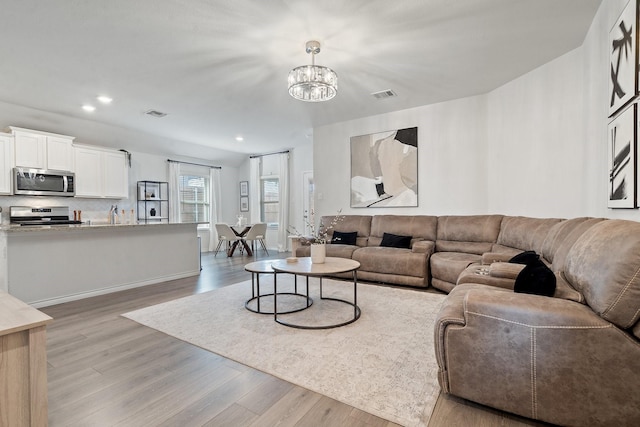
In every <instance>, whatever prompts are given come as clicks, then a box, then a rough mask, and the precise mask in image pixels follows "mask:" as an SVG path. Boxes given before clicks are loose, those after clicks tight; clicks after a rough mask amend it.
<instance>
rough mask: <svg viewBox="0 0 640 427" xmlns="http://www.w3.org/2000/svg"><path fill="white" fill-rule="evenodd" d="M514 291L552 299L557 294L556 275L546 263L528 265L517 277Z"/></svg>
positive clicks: (539, 261)
mask: <svg viewBox="0 0 640 427" xmlns="http://www.w3.org/2000/svg"><path fill="white" fill-rule="evenodd" d="M513 291H514V292H519V293H523V294H535V295H544V296H547V297H552V296H553V294H554V293H555V292H556V275H555V274H553V271H551V269H550V268H549V267H547V266H546V265H545V264H544V262H542V261H541V260H538V262H536V263H531V264H528V265H526V266H525V267H524V268H523V269H522V271H521V272H520V274H518V277H516V283H515V285H514V286H513Z"/></svg>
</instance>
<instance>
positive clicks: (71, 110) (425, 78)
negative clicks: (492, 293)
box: [0, 0, 601, 158]
mask: <svg viewBox="0 0 640 427" xmlns="http://www.w3.org/2000/svg"><path fill="white" fill-rule="evenodd" d="M600 2H601V0H458V1H450V0H402V1H389V0H342V1H338V0H322V1H319V0H316V1H307V0H281V1H270V0H261V1H258V0H253V1H250V0H135V1H131V0H109V1H86V0H47V1H42V0H20V1H10V2H3V5H2V17H3V19H2V25H0V58H2V59H1V60H0V76H1V78H0V101H3V102H5V103H9V104H16V105H19V106H24V107H29V108H32V109H36V110H44V111H46V112H52V113H56V114H57V115H60V116H61V117H71V118H75V119H76V122H77V119H82V120H89V121H92V122H97V124H99V126H100V129H108V130H109V131H106V132H104V133H110V132H111V131H113V132H114V133H118V132H128V134H129V135H139V136H140V138H135V137H134V138H131V137H129V138H128V139H129V145H127V147H125V148H128V149H133V150H138V151H146V152H161V153H167V154H171V153H174V154H179V155H184V156H190V157H203V156H204V157H211V158H215V156H216V155H218V154H219V155H222V154H225V152H227V151H230V152H235V153H242V155H243V158H246V154H256V153H266V152H272V151H277V150H280V149H285V148H293V147H295V146H298V145H300V144H307V143H309V138H312V132H313V130H312V129H313V128H314V127H317V126H321V125H326V124H330V123H335V122H340V121H345V120H351V119H355V118H359V117H366V116H371V115H375V114H381V113H385V112H389V111H396V110H401V109H405V108H410V107H415V106H420V105H427V104H432V103H437V102H442V101H446V100H451V99H457V98H462V97H466V96H471V95H476V94H482V93H486V92H488V91H491V90H493V89H495V88H496V87H499V86H501V85H503V84H504V83H506V82H508V81H510V80H513V79H514V78H516V77H518V76H520V75H522V74H524V73H526V72H528V71H530V70H532V69H534V68H536V67H538V66H540V65H542V64H544V63H546V62H548V61H550V60H551V59H553V58H556V57H558V56H560V55H562V54H564V53H566V52H568V51H570V50H572V49H574V48H576V47H578V46H580V45H581V44H582V42H583V40H584V37H585V35H586V33H587V31H588V29H589V26H590V24H591V21H592V20H593V17H594V15H595V13H596V11H597V8H598V7H599V5H600ZM308 40H318V41H320V43H321V44H322V51H321V53H320V54H319V55H318V56H317V57H316V63H317V64H319V65H325V66H329V67H331V68H333V69H334V70H335V71H336V72H337V74H338V78H339V90H338V95H337V96H336V98H334V99H333V100H331V101H328V102H324V103H305V102H301V101H296V100H294V99H293V98H291V97H290V96H289V95H288V93H287V87H286V86H287V74H288V72H289V70H290V69H291V68H294V67H296V66H299V65H305V64H308V63H310V59H311V58H310V56H309V55H307V54H306V53H305V50H304V46H305V42H306V41H308ZM386 89H391V90H393V91H394V92H396V93H397V95H398V96H397V97H395V98H387V99H381V100H378V99H375V98H374V97H372V96H371V93H372V92H377V91H381V90H386ZM100 94H107V95H109V96H111V97H113V99H114V101H113V102H112V104H111V105H108V106H105V105H101V104H99V103H98V102H97V101H96V100H95V98H96V96H97V95H100ZM85 103H90V104H93V105H95V107H96V108H97V109H96V111H95V112H93V113H86V112H84V111H83V110H82V109H81V106H82V105H83V104H85ZM149 109H154V110H158V111H162V112H165V113H167V114H168V115H167V116H166V117H164V118H154V117H150V116H148V115H145V114H143V113H144V112H145V111H147V110H149ZM0 122H2V123H0V124H1V125H2V126H5V125H10V124H15V123H4V120H3V118H2V117H0ZM41 129H42V128H41ZM42 130H49V129H42ZM71 134H73V133H71ZM143 136H144V137H143ZM237 136H242V137H243V138H244V141H242V142H238V141H236V137H237ZM138 139H139V141H138ZM106 140H108V138H107V137H106ZM149 141H155V142H154V143H153V146H150V144H149ZM141 144H147V145H149V146H147V147H143V146H141ZM118 148H120V147H118ZM226 154H229V153H226Z"/></svg>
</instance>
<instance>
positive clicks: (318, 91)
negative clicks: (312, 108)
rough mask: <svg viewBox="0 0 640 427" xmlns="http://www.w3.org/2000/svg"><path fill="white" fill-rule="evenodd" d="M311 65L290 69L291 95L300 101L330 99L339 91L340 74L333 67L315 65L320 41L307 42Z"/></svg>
mask: <svg viewBox="0 0 640 427" xmlns="http://www.w3.org/2000/svg"><path fill="white" fill-rule="evenodd" d="M306 46H307V53H310V54H311V65H303V66H301V67H296V68H294V69H293V70H291V71H289V95H291V96H293V97H294V98H295V99H299V100H300V101H308V102H320V101H328V100H330V99H331V98H333V97H334V96H336V93H338V76H337V75H336V73H335V71H333V70H332V69H331V68H327V67H323V66H321V65H315V55H317V54H318V53H320V43H319V42H317V41H315V40H312V41H308V42H307V45H306Z"/></svg>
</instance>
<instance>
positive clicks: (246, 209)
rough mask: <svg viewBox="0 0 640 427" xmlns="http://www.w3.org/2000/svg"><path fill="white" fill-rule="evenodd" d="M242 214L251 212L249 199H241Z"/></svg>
mask: <svg viewBox="0 0 640 427" xmlns="http://www.w3.org/2000/svg"><path fill="white" fill-rule="evenodd" d="M240 212H249V198H248V197H240Z"/></svg>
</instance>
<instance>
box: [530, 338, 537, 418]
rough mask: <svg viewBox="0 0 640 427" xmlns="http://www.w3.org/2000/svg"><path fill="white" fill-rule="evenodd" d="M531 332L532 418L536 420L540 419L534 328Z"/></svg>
mask: <svg viewBox="0 0 640 427" xmlns="http://www.w3.org/2000/svg"><path fill="white" fill-rule="evenodd" d="M529 330H530V333H531V414H532V417H531V418H533V419H534V420H535V419H537V418H538V414H537V399H536V398H537V396H536V330H535V329H534V328H530V329H529Z"/></svg>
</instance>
